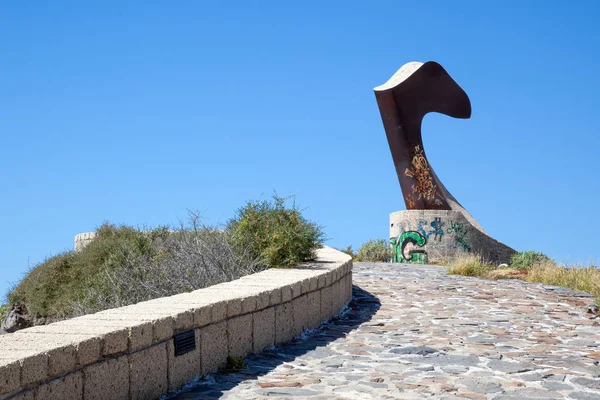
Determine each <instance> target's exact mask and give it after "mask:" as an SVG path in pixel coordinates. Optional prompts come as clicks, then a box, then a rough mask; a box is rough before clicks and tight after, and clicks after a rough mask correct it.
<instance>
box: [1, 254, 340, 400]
mask: <svg viewBox="0 0 600 400" xmlns="http://www.w3.org/2000/svg"><path fill="white" fill-rule="evenodd" d="M351 296H352V260H351V258H350V257H349V256H347V255H346V254H343V253H341V252H339V251H337V250H334V249H331V248H328V247H324V248H322V249H321V250H319V252H318V259H317V260H316V261H315V262H310V263H306V264H303V265H302V266H300V268H294V269H269V270H267V271H263V272H260V273H257V274H253V275H248V276H245V277H243V278H241V279H238V280H235V281H232V282H226V283H222V284H219V285H215V286H211V287H208V288H205V289H200V290H196V291H194V292H190V293H184V294H179V295H175V296H171V297H165V298H160V299H156V300H151V301H146V302H142V303H138V304H135V305H131V306H127V307H122V308H116V309H112V310H106V311H102V312H99V313H96V314H90V315H86V316H83V317H78V318H73V319H70V320H65V321H60V322H56V323H53V324H50V325H45V326H36V327H32V328H28V329H24V330H21V331H18V332H16V333H13V334H10V335H2V336H0V399H1V400H5V399H12V400H17V399H18V400H28V399H32V400H33V399H45V400H46V399H69V400H77V399H85V400H92V399H155V398H158V397H159V396H161V395H162V394H164V393H166V392H168V391H169V390H173V389H177V388H179V387H180V386H182V385H183V384H184V383H186V382H188V381H189V380H191V379H193V378H194V377H196V376H198V375H204V374H207V373H209V372H211V371H214V370H216V369H217V368H219V367H223V366H225V364H226V360H227V357H228V356H239V357H244V356H246V355H248V354H250V353H257V352H260V351H262V350H263V349H264V348H266V347H268V346H271V345H275V344H278V343H281V342H285V341H288V340H290V339H292V338H293V337H294V336H296V335H298V334H300V333H301V332H302V331H304V330H305V329H308V328H315V327H317V326H319V325H320V324H321V323H322V322H323V321H326V320H328V319H330V318H331V317H333V316H334V315H336V314H337V313H339V312H340V310H341V309H342V308H343V307H344V306H345V304H346V303H347V302H348V301H349V300H350V298H351Z"/></svg>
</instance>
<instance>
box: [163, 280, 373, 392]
mask: <svg viewBox="0 0 600 400" xmlns="http://www.w3.org/2000/svg"><path fill="white" fill-rule="evenodd" d="M380 307H381V302H380V301H379V299H378V298H377V297H375V296H374V295H372V294H371V293H369V292H367V291H366V290H364V289H362V288H360V287H358V286H354V285H353V286H352V300H351V301H350V302H349V303H348V307H346V309H345V310H344V311H342V312H341V313H340V314H339V315H337V316H336V317H334V318H333V319H332V320H330V321H328V322H325V323H323V324H321V326H320V327H318V328H316V329H312V330H308V331H305V332H304V333H303V334H301V335H299V336H297V337H296V338H294V339H292V340H290V341H289V342H285V343H281V344H279V345H277V346H274V347H270V348H268V349H266V350H264V351H263V352H262V353H259V354H252V355H249V356H248V357H246V358H245V359H244V364H245V366H246V368H244V369H243V370H240V371H237V372H232V373H213V374H209V375H208V376H206V377H204V378H203V379H201V380H199V381H197V382H195V383H191V384H188V385H186V387H185V388H184V389H182V390H180V391H179V392H178V393H176V394H171V395H170V396H167V397H166V399H169V400H183V399H186V400H189V399H219V398H221V397H222V396H223V395H224V394H225V392H226V391H228V390H230V389H232V388H234V387H236V386H237V385H239V384H240V383H241V382H244V381H249V380H257V379H258V377H260V376H263V375H266V374H268V373H269V372H271V371H273V370H274V369H275V368H277V367H278V366H279V365H281V364H283V363H285V362H291V361H294V360H295V359H296V358H298V357H301V356H304V355H307V354H308V355H309V356H310V355H311V354H309V353H312V355H313V356H314V357H317V358H324V357H327V356H328V355H330V353H331V350H329V349H325V348H324V347H325V346H326V345H327V344H328V343H330V342H333V341H335V340H337V339H340V338H343V337H345V336H346V335H348V333H350V332H352V331H353V330H355V329H357V328H358V327H359V326H361V325H362V324H364V323H366V322H368V321H370V320H371V318H372V317H373V315H374V314H375V313H376V312H377V310H378V309H379V308H380ZM286 389H292V390H293V388H286ZM264 390H265V393H264V395H267V396H269V395H271V396H276V395H277V393H276V392H277V391H278V390H280V389H278V388H270V389H264Z"/></svg>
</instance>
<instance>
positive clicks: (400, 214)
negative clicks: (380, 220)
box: [390, 210, 516, 264]
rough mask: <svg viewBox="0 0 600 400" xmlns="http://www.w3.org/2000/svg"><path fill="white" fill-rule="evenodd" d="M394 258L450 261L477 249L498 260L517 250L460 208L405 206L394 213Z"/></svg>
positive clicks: (421, 262) (508, 258) (491, 259)
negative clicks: (487, 231)
mask: <svg viewBox="0 0 600 400" xmlns="http://www.w3.org/2000/svg"><path fill="white" fill-rule="evenodd" d="M390 243H391V244H392V247H393V249H394V257H393V258H392V262H405V263H415V264H425V263H447V262H451V261H452V260H454V259H456V258H457V257H458V256H460V255H461V254H465V253H473V254H477V255H479V256H481V257H482V258H483V259H484V260H486V261H489V262H492V263H494V264H501V263H508V262H509V261H510V257H511V256H512V255H513V254H514V253H516V251H515V250H513V249H512V248H510V247H508V246H507V245H505V244H503V243H500V242H499V241H497V240H495V239H493V238H492V237H490V236H488V235H487V234H486V233H484V232H482V231H480V230H479V229H477V228H476V227H474V226H473V225H472V224H471V223H469V221H468V220H467V219H466V218H465V216H464V215H463V214H462V213H461V212H460V211H452V210H449V211H446V210H403V211H397V212H394V213H391V214H390Z"/></svg>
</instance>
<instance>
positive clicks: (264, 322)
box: [252, 307, 275, 353]
mask: <svg viewBox="0 0 600 400" xmlns="http://www.w3.org/2000/svg"><path fill="white" fill-rule="evenodd" d="M252 337H253V341H254V343H253V352H254V353H260V352H261V351H263V350H264V349H265V348H266V347H269V346H273V345H274V344H275V307H269V308H266V309H264V310H262V311H258V312H255V313H254V323H253V335H252Z"/></svg>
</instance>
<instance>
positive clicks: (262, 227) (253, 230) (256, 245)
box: [227, 194, 324, 268]
mask: <svg viewBox="0 0 600 400" xmlns="http://www.w3.org/2000/svg"><path fill="white" fill-rule="evenodd" d="M288 199H289V197H288V198H282V197H279V196H277V195H276V194H275V195H274V196H273V199H272V201H249V202H248V203H247V204H246V205H245V206H244V207H242V208H240V209H238V210H237V213H236V216H235V217H234V218H233V219H231V220H230V221H229V223H228V225H227V231H228V232H230V233H231V235H232V237H233V240H234V243H236V244H237V245H238V246H248V247H249V248H250V251H251V253H252V255H253V256H254V257H256V258H260V259H262V260H264V263H265V265H266V266H267V267H283V268H286V267H292V266H294V265H297V264H299V263H301V262H303V261H307V260H312V259H314V258H315V257H316V250H317V249H319V248H320V247H321V243H322V242H323V240H324V233H323V231H322V227H321V226H319V225H317V224H315V223H314V222H311V221H308V220H306V219H305V218H304V217H303V216H302V213H301V212H300V210H299V209H298V208H297V207H296V204H295V203H292V205H291V207H286V205H285V203H286V201H287V200H288Z"/></svg>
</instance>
